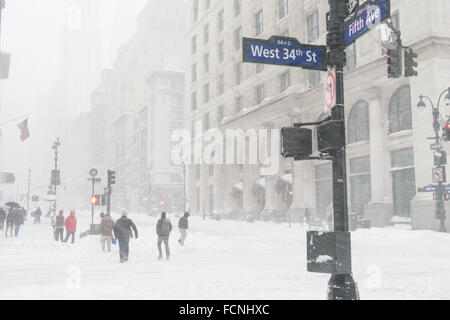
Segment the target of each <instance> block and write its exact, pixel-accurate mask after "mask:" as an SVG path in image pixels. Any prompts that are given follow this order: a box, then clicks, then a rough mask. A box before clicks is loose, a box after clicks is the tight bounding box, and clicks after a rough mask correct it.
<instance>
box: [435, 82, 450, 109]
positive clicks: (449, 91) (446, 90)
mask: <svg viewBox="0 0 450 320" xmlns="http://www.w3.org/2000/svg"><path fill="white" fill-rule="evenodd" d="M446 92H448V93H449V94H450V88H448V89H445V90H444V91H442V93H441V94H440V96H439V100H438V104H437V108H438V109H439V106H440V104H441V99H442V96H443V95H444V93H446ZM445 114H446V115H447V110H446V112H445Z"/></svg>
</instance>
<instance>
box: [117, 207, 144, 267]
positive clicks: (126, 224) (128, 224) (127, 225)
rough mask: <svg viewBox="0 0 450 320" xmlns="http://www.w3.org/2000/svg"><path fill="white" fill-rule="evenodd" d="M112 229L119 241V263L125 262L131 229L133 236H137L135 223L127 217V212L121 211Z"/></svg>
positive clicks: (128, 251)
mask: <svg viewBox="0 0 450 320" xmlns="http://www.w3.org/2000/svg"><path fill="white" fill-rule="evenodd" d="M132 229H133V230H132ZM113 230H114V236H115V237H116V239H117V240H118V241H119V255H120V263H124V262H127V261H128V256H129V253H130V239H131V238H132V237H133V231H134V236H135V238H136V239H137V238H138V230H137V228H136V225H135V224H134V222H133V221H132V220H131V219H129V218H128V213H127V212H123V213H122V217H121V218H120V219H119V220H117V222H116V224H115V225H114V229H113Z"/></svg>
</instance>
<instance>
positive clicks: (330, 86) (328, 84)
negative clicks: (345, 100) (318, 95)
mask: <svg viewBox="0 0 450 320" xmlns="http://www.w3.org/2000/svg"><path fill="white" fill-rule="evenodd" d="M323 90H324V91H323V94H324V106H325V111H329V110H331V109H333V108H334V106H335V105H336V68H335V67H333V68H332V69H330V70H329V71H328V73H327V76H326V77H325V81H324V87H323Z"/></svg>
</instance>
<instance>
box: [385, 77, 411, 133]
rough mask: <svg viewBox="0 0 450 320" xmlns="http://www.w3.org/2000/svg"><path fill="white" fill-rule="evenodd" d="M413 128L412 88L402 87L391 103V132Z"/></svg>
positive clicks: (393, 96)
mask: <svg viewBox="0 0 450 320" xmlns="http://www.w3.org/2000/svg"><path fill="white" fill-rule="evenodd" d="M410 129H412V114H411V89H410V87H409V85H406V86H403V87H400V88H399V89H398V90H397V91H395V93H394V94H393V95H392V98H391V102H390V103H389V133H395V132H400V131H404V130H410Z"/></svg>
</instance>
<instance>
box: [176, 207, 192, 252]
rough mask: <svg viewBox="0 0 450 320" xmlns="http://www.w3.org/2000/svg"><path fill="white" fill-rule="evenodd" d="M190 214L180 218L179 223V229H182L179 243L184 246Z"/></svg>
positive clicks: (186, 213) (187, 213)
mask: <svg viewBox="0 0 450 320" xmlns="http://www.w3.org/2000/svg"><path fill="white" fill-rule="evenodd" d="M189 216H190V215H189V212H185V213H184V216H183V217H181V218H180V220H179V221H178V228H179V229H180V234H181V238H180V240H178V242H179V243H180V244H181V245H182V246H184V242H185V241H186V238H187V231H188V229H189V220H188V219H189Z"/></svg>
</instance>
